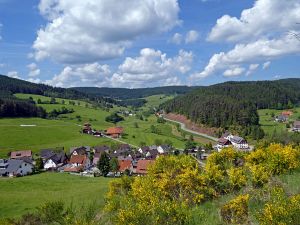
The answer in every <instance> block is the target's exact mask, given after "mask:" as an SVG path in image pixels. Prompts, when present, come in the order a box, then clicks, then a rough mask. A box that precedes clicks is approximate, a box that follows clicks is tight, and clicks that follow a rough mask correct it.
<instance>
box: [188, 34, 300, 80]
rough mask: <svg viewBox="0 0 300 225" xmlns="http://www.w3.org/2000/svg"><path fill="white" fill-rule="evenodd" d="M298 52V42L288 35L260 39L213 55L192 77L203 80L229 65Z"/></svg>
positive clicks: (299, 49) (299, 44)
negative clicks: (200, 70)
mask: <svg viewBox="0 0 300 225" xmlns="http://www.w3.org/2000/svg"><path fill="white" fill-rule="evenodd" d="M299 52H300V42H299V41H298V40H295V39H294V38H291V37H290V36H289V35H285V36H284V37H282V38H279V39H273V40H268V39H261V40H258V41H255V42H251V43H249V44H238V45H236V46H235V48H234V49H232V50H230V51H228V52H220V53H218V54H214V55H213V56H212V57H211V59H210V61H209V63H208V65H207V66H206V67H205V69H204V70H203V71H202V72H200V73H196V74H194V75H193V77H194V78H204V77H207V76H209V75H212V74H214V73H216V72H218V71H220V70H224V69H226V68H227V67H230V66H231V65H236V64H244V63H249V62H255V61H261V60H265V59H273V58H277V57H281V56H285V55H289V54H295V53H299Z"/></svg>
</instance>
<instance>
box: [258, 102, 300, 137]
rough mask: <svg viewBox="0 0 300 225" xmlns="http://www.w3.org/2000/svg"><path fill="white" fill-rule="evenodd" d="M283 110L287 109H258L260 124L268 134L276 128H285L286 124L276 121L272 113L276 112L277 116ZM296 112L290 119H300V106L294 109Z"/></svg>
mask: <svg viewBox="0 0 300 225" xmlns="http://www.w3.org/2000/svg"><path fill="white" fill-rule="evenodd" d="M283 111H286V110H276V109H262V110H258V114H259V119H260V124H261V126H262V128H263V129H264V131H265V132H266V133H267V134H272V132H273V131H274V130H275V129H276V130H277V131H281V130H285V129H286V124H284V123H278V122H275V121H274V119H273V118H272V117H271V114H272V113H274V114H275V116H278V115H280V114H281V113H282V112H283ZM293 111H295V113H294V114H293V115H292V116H291V117H290V118H289V121H294V120H299V118H300V107H298V108H295V109H293Z"/></svg>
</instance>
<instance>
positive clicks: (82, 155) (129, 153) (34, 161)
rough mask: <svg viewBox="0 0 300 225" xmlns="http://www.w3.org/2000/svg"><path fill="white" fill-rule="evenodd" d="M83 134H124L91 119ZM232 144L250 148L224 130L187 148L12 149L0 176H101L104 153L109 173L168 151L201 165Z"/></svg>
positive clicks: (135, 169) (125, 171) (127, 171)
mask: <svg viewBox="0 0 300 225" xmlns="http://www.w3.org/2000/svg"><path fill="white" fill-rule="evenodd" d="M299 125H300V124H299V123H295V127H294V128H293V129H294V130H299V129H300V126H299ZM81 132H82V134H83V135H93V136H95V137H103V138H111V139H114V140H116V141H119V138H120V137H122V135H123V134H124V128H123V127H117V126H116V127H109V128H107V129H106V130H104V131H97V130H94V129H92V126H91V124H90V123H85V124H84V125H83V126H82V130H81ZM228 147H233V148H235V149H238V150H239V151H251V150H253V147H252V146H250V145H249V144H248V143H247V141H246V140H245V139H244V138H242V137H239V136H234V135H232V134H231V133H229V132H226V133H224V134H223V135H222V137H221V138H219V139H218V142H217V144H216V145H214V146H211V148H205V147H200V146H196V145H193V146H192V147H189V148H188V149H185V150H183V149H176V148H174V147H173V146H169V145H166V144H162V145H159V146H156V145H152V146H141V147H138V148H137V147H134V146H131V145H129V144H127V143H125V142H121V141H120V143H119V144H118V145H116V146H115V147H114V148H112V147H109V146H106V145H100V146H94V147H91V146H79V147H71V148H70V149H69V150H68V151H67V150H66V149H64V148H59V147H58V148H49V149H41V150H40V152H39V153H38V154H36V153H35V154H34V153H33V152H32V151H31V150H20V151H12V152H10V154H9V158H8V159H0V176H1V177H20V176H26V175H31V174H35V173H39V172H41V171H51V172H62V173H70V174H73V175H81V176H92V177H93V176H101V175H103V174H101V171H100V170H99V161H100V158H101V156H103V155H106V156H107V158H108V160H109V161H110V162H112V161H114V163H115V166H114V168H113V169H112V168H110V170H109V171H108V173H107V174H105V175H104V176H108V177H120V176H122V175H130V176H131V175H134V176H141V175H145V174H147V169H148V167H149V165H151V164H153V163H154V161H155V160H156V159H157V158H158V157H163V156H166V155H169V154H173V155H179V154H189V155H191V156H192V157H194V158H195V160H197V161H198V162H199V163H200V165H204V164H205V160H206V159H207V157H208V156H209V154H211V153H212V152H215V151H217V152H220V151H222V149H224V148H228Z"/></svg>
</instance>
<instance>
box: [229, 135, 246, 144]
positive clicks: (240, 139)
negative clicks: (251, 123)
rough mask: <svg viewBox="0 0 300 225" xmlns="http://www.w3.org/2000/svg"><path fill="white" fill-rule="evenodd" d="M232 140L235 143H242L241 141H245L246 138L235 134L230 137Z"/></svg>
mask: <svg viewBox="0 0 300 225" xmlns="http://www.w3.org/2000/svg"><path fill="white" fill-rule="evenodd" d="M230 141H232V142H234V143H237V144H240V143H242V142H244V141H245V139H244V138H242V137H239V136H233V137H232V138H231V139H230Z"/></svg>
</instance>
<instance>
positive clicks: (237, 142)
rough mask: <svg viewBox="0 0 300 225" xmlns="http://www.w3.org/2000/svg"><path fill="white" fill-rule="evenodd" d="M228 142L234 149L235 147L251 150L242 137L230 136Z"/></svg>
mask: <svg viewBox="0 0 300 225" xmlns="http://www.w3.org/2000/svg"><path fill="white" fill-rule="evenodd" d="M228 140H229V141H230V142H231V143H232V145H233V147H235V148H238V149H249V144H248V143H247V141H246V140H245V139H244V138H242V137H239V136H233V135H229V136H228Z"/></svg>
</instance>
